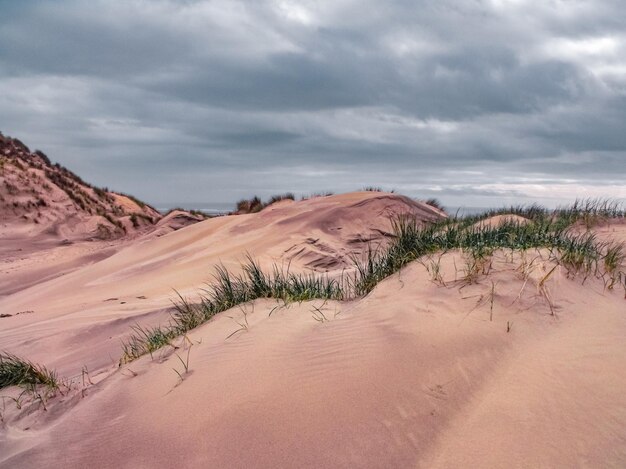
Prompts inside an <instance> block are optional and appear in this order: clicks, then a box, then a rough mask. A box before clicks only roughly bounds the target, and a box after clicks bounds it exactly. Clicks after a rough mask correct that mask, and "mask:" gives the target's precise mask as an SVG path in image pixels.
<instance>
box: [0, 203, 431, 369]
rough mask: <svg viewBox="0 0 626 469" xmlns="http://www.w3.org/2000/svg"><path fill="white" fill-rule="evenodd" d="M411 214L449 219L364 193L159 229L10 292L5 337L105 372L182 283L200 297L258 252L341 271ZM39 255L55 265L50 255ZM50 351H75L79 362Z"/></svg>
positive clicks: (43, 355) (10, 344) (22, 348)
mask: <svg viewBox="0 0 626 469" xmlns="http://www.w3.org/2000/svg"><path fill="white" fill-rule="evenodd" d="M403 213H411V214H413V215H415V216H417V217H418V218H419V219H421V220H424V221H428V220H434V219H437V218H440V217H441V214H440V213H439V212H437V211H436V210H434V209H432V208H430V207H429V206H427V205H425V204H422V203H419V202H415V201H413V200H411V199H408V198H406V197H402V196H397V195H393V194H384V193H377V192H357V193H351V194H343V195H338V196H332V197H319V198H313V199H309V200H304V201H300V202H297V203H296V202H292V203H280V204H276V205H275V206H270V207H268V208H266V209H265V210H263V211H262V212H259V213H255V214H250V215H236V216H225V217H217V218H213V219H209V220H206V221H204V222H201V223H197V224H194V225H192V226H187V227H186V228H184V229H180V230H178V231H174V232H169V233H167V234H163V233H160V232H158V230H157V232H153V233H149V234H148V235H146V236H145V237H144V238H141V239H137V240H135V241H134V242H133V243H132V244H130V245H126V247H124V248H123V249H121V250H120V251H119V252H117V253H116V254H115V255H112V256H110V257H107V258H106V259H104V260H101V261H99V262H91V263H89V264H88V265H86V266H85V267H83V268H80V269H75V270H73V271H72V272H70V273H68V274H66V275H63V276H61V277H58V278H54V279H52V280H50V281H47V282H43V283H38V284H37V285H34V286H32V287H30V288H26V289H23V290H21V291H16V292H13V293H12V294H9V295H7V296H5V297H3V298H0V311H2V312H3V313H5V314H12V315H13V316H11V317H7V318H3V319H2V323H1V325H2V328H1V329H0V342H1V343H2V344H3V348H6V349H9V350H11V351H13V352H14V353H27V354H28V356H29V357H31V359H32V360H37V361H39V360H43V361H46V362H49V363H50V365H51V366H55V367H59V369H60V371H63V372H65V373H75V372H76V370H78V371H80V369H81V367H82V365H83V364H84V365H87V366H88V367H89V368H90V369H98V368H100V367H103V366H107V365H110V363H111V358H110V356H113V357H116V358H117V355H118V353H119V349H120V340H121V338H122V337H124V336H125V335H126V334H127V333H128V330H129V327H130V326H131V325H132V324H134V323H135V322H138V323H140V324H144V323H147V324H150V323H154V322H160V321H161V320H162V318H163V317H167V314H168V313H167V311H165V310H167V309H169V308H170V307H171V301H172V299H173V298H174V297H175V292H174V290H177V291H179V292H180V293H181V294H183V295H186V296H187V295H191V296H193V295H194V294H195V293H196V292H197V291H198V289H199V288H202V287H203V286H205V283H206V282H207V281H210V280H211V276H212V274H213V273H214V267H215V266H216V265H218V264H223V265H224V266H226V267H227V268H228V269H231V270H233V271H234V270H236V269H238V268H239V267H240V264H241V262H243V261H245V257H246V255H247V254H250V255H252V256H253V257H254V258H255V259H257V260H258V261H259V262H261V264H262V265H264V266H265V267H266V268H268V269H269V268H271V267H272V266H273V265H274V264H276V265H279V266H281V267H282V268H284V269H290V270H291V271H294V272H296V271H303V270H306V271H320V272H326V271H330V272H331V274H332V273H333V272H334V273H340V272H341V271H342V270H343V269H345V268H347V267H350V266H351V265H352V263H353V261H352V257H353V256H355V255H356V256H358V255H359V254H360V253H361V251H362V250H363V249H364V247H365V246H367V245H369V244H371V245H373V246H376V245H378V244H381V243H384V242H385V240H386V236H387V234H388V232H389V230H390V228H391V227H390V220H389V217H390V216H393V215H394V214H395V215H398V214H403ZM172 216H176V214H173V215H172ZM160 234H163V235H162V236H159V235H160ZM109 249H112V248H109ZM100 254H101V255H102V253H101V252H100ZM59 256H60V257H61V258H62V257H63V255H62V253H59ZM38 261H39V262H42V263H43V265H46V259H45V258H43V259H42V258H38ZM24 262H26V261H24ZM31 262H37V260H35V261H31ZM29 271H30V270H29V269H24V270H23V276H25V275H27V274H28V272H29ZM5 276H6V277H12V275H6V274H5ZM50 350H68V352H69V355H71V356H72V359H71V360H70V361H68V360H67V359H66V358H65V357H60V356H50V353H49V351H50ZM109 355H110V356H109Z"/></svg>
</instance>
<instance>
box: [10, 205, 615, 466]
mask: <svg viewBox="0 0 626 469" xmlns="http://www.w3.org/2000/svg"><path fill="white" fill-rule="evenodd" d="M403 211H410V212H412V213H414V214H416V215H417V216H419V217H420V218H421V219H422V220H424V221H427V220H430V219H434V218H436V217H437V216H439V215H438V214H437V213H435V212H433V211H432V210H430V209H429V208H428V207H426V206H424V205H422V204H419V203H415V202H411V201H410V200H408V199H405V198H401V197H397V196H393V195H389V194H380V193H353V194H344V195H341V196H335V197H327V198H319V199H311V200H308V201H303V202H298V203H289V202H285V203H279V204H276V206H275V207H270V208H268V209H266V210H264V211H262V212H260V213H257V214H252V215H241V216H232V217H220V218H216V219H212V220H208V221H205V222H202V223H198V224H195V225H192V226H188V227H185V228H183V229H181V230H179V231H175V232H172V233H169V234H165V235H163V236H160V237H156V236H147V237H146V238H144V239H143V240H141V241H138V242H136V243H133V244H132V245H129V246H127V247H124V248H123V249H121V250H120V251H119V252H117V253H116V254H114V255H112V256H110V257H108V258H107V259H104V260H101V261H99V262H96V263H93V264H91V265H88V266H85V267H84V268H81V269H79V270H76V271H74V272H72V273H69V274H67V275H64V276H62V277H58V278H56V279H53V280H50V281H47V282H43V283H40V284H38V285H35V286H32V287H30V288H27V289H25V290H23V291H19V292H16V293H13V294H11V295H8V296H6V297H4V298H3V299H2V300H1V301H0V308H2V310H3V311H19V310H22V309H30V310H33V311H35V312H34V313H31V314H23V315H18V316H14V317H9V318H4V319H0V321H2V322H1V323H0V325H1V326H2V329H0V341H1V343H2V344H3V347H6V348H7V349H9V350H11V351H12V352H15V353H18V354H23V355H25V356H28V358H30V359H32V360H34V361H39V362H42V363H46V364H49V365H50V366H54V367H55V368H57V369H58V370H59V371H61V372H62V373H64V374H65V375H68V376H75V375H77V374H78V373H80V369H81V368H82V366H83V365H87V366H88V367H89V370H90V371H91V372H90V374H91V376H92V379H93V382H94V384H93V385H89V386H86V389H85V395H82V394H81V393H80V392H78V391H73V392H71V393H69V394H68V395H67V396H59V397H56V398H55V400H54V402H53V403H51V404H50V406H49V410H48V411H45V412H44V411H42V410H41V409H39V410H34V411H33V409H24V410H22V411H18V410H16V409H15V408H14V406H13V407H12V406H9V405H7V406H6V408H5V409H4V419H5V422H6V423H5V424H4V427H3V429H2V430H1V431H0V449H1V451H0V467H7V468H9V467H11V468H14V467H41V466H44V467H45V466H55V465H58V466H63V467H69V468H74V467H75V468H79V467H86V466H89V467H105V468H106V467H111V468H113V467H128V468H131V467H132V468H138V467H178V466H184V467H428V468H430V467H441V468H448V467H467V466H475V467H519V468H522V467H624V465H626V439H625V435H626V397H625V396H626V392H624V391H626V375H625V374H624V373H623V371H622V369H623V363H624V362H625V361H626V346H624V340H623V338H624V336H625V335H626V315H625V314H624V313H625V312H626V310H625V308H624V304H625V303H624V292H623V291H622V290H618V289H616V290H615V291H608V290H606V289H605V285H604V284H603V283H602V282H601V281H600V280H599V279H596V278H589V279H587V280H586V281H585V284H584V287H583V286H582V278H580V277H572V276H571V275H568V273H567V271H566V270H565V268H564V267H561V266H556V267H555V264H553V261H551V260H549V256H548V254H547V253H545V252H542V251H529V252H528V253H526V255H525V256H526V257H525V258H522V257H521V255H519V254H516V255H514V256H513V257H511V254H510V253H509V252H500V251H497V252H496V253H495V254H494V257H493V261H492V268H491V269H490V271H489V274H488V275H481V276H479V277H478V278H477V279H476V282H472V283H468V282H467V281H465V280H463V278H462V277H463V273H462V268H463V267H462V266H463V265H464V262H465V261H464V257H463V254H462V253H459V252H457V251H452V252H449V253H447V254H444V255H442V256H439V255H437V256H433V257H432V258H424V259H421V261H419V262H413V263H411V264H410V265H409V266H408V267H407V268H405V269H403V270H402V271H401V272H400V273H398V274H395V275H393V276H392V277H390V278H388V279H386V280H384V281H383V282H382V283H380V284H378V285H377V287H376V288H375V289H374V290H373V291H372V292H371V293H370V294H369V295H367V296H366V297H364V298H361V299H358V300H353V301H350V302H335V301H326V302H323V301H313V302H304V303H301V304H298V303H292V304H289V305H283V304H282V303H278V302H275V301H273V300H258V301H255V302H253V303H249V304H246V305H242V306H240V307H237V308H233V309H232V310H229V311H226V312H224V313H221V314H219V315H217V316H216V317H215V318H214V319H213V320H211V321H210V322H208V323H206V324H204V325H202V326H200V327H198V328H196V329H194V330H192V331H191V332H190V333H189V334H188V336H187V337H181V338H179V339H177V340H176V342H175V344H174V345H175V346H176V347H177V348H176V349H174V348H173V347H165V348H163V349H161V350H160V351H159V352H157V353H156V354H155V355H154V356H152V357H151V356H149V355H146V356H144V357H142V358H140V359H138V360H136V361H134V362H132V363H129V364H126V365H124V366H122V367H121V368H119V369H118V368H117V364H116V359H117V358H119V355H120V347H119V339H120V338H121V337H123V335H124V333H126V332H128V329H129V327H130V326H131V325H132V324H133V323H134V322H135V321H136V322H139V323H143V324H154V323H157V322H159V321H165V320H166V318H167V314H168V311H167V306H168V302H169V300H170V299H171V297H172V288H177V289H179V290H180V291H181V292H183V293H184V294H188V295H192V294H193V292H195V291H196V289H197V288H198V287H199V286H201V285H202V283H203V282H204V281H206V280H207V279H208V278H209V275H210V273H211V266H212V265H215V264H216V263H218V262H221V263H223V264H224V265H225V266H226V267H227V268H229V269H237V268H238V266H239V263H240V262H241V260H242V259H243V257H244V256H245V253H246V252H249V253H250V254H251V255H253V256H254V257H255V258H257V259H259V261H260V263H261V264H262V265H263V266H264V267H269V266H270V265H271V264H272V263H275V262H278V263H280V262H284V263H291V266H290V268H292V269H295V270H297V271H307V270H309V271H310V270H316V271H326V270H328V272H329V275H334V274H336V273H337V272H340V271H341V270H342V269H344V268H345V267H346V265H348V262H349V258H350V255H358V254H359V252H360V251H361V250H363V249H364V248H365V246H366V245H367V241H368V240H370V242H373V243H378V242H384V240H385V237H386V233H387V232H388V230H389V220H388V219H387V218H385V217H384V216H381V215H384V214H386V213H402V212H403ZM491 222H492V223H494V224H497V223H498V222H499V221H498V220H492V221H491ZM598 232H599V236H600V237H606V238H607V239H608V238H609V237H610V238H611V239H615V240H618V241H619V240H621V241H624V240H626V225H624V224H623V223H622V224H620V223H617V224H613V225H611V226H610V227H606V228H600V229H599V230H598ZM530 258H532V259H533V262H532V264H531V263H529V262H528V261H529V259H530ZM435 263H436V264H437V265H439V266H440V269H441V270H440V271H441V278H434V277H433V275H432V272H433V270H432V268H433V265H434V264H435ZM548 273H550V275H547V274H548ZM144 297H145V298H144ZM242 324H243V325H245V327H242ZM5 344H6V345H5ZM185 366H188V371H187V372H186V371H185ZM181 378H182V379H181Z"/></svg>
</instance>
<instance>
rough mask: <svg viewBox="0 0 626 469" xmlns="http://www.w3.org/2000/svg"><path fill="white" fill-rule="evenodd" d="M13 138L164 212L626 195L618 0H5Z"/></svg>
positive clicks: (625, 32) (624, 27)
mask: <svg viewBox="0 0 626 469" xmlns="http://www.w3.org/2000/svg"><path fill="white" fill-rule="evenodd" d="M0 131H1V132H2V133H3V134H5V135H9V136H12V137H16V138H19V139H21V140H22V141H23V142H24V143H26V144H27V145H28V146H29V147H30V148H31V149H40V150H42V151H44V152H45V153H46V154H47V155H48V156H49V157H50V158H51V159H52V160H53V161H57V162H60V163H61V164H63V165H65V166H67V167H68V168H70V169H72V170H73V171H75V172H76V173H77V174H79V175H80V176H81V177H83V179H85V180H87V181H90V182H92V183H94V184H96V185H100V186H107V187H109V188H111V189H114V190H118V191H123V192H128V193H132V194H134V195H136V196H138V197H140V198H143V199H145V200H146V201H148V202H150V203H152V204H154V205H157V206H168V205H180V204H190V203H203V204H207V206H210V205H211V204H212V203H215V204H217V203H225V202H234V201H236V200H237V199H239V198H242V197H246V196H252V195H254V194H257V195H259V196H261V197H269V196H270V195H272V194H276V193H282V192H287V191H290V192H294V193H296V194H308V193H315V192H324V191H333V192H348V191H352V190H356V189H359V188H363V187H365V186H379V187H382V188H384V189H386V190H392V189H393V190H395V191H397V192H400V193H403V194H406V195H409V196H412V197H416V198H422V199H425V198H431V197H435V198H438V199H439V200H440V201H442V202H443V203H444V204H445V205H448V206H456V207H458V206H475V207H488V206H500V205H504V204H510V203H530V202H534V201H538V202H541V203H544V204H546V205H549V206H555V205H558V204H561V203H565V202H567V201H571V200H573V199H575V198H577V197H600V196H602V197H615V198H623V199H626V182H625V181H626V13H625V12H624V3H623V0H595V1H590V0H542V1H540V2H539V1H533V0H466V1H462V0H456V1H450V0H433V1H420V0H414V1H409V0H385V1H381V0H358V1H356V0H301V1H287V0H254V1H252V0H251V1H238V0H208V1H193V0H178V1H175V0H152V1H148V0H106V1H105V0H55V1H35V0H14V1H12V0H0Z"/></svg>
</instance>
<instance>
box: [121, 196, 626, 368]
mask: <svg viewBox="0 0 626 469" xmlns="http://www.w3.org/2000/svg"><path fill="white" fill-rule="evenodd" d="M504 214H516V215H520V216H523V217H524V218H527V219H528V220H530V223H521V222H519V221H516V220H506V219H505V220H504V221H503V222H502V223H500V224H499V225H496V226H493V225H491V224H488V223H484V224H483V223H479V222H480V221H483V220H486V219H487V218H490V217H492V216H495V215H504ZM624 216H625V212H624V210H623V208H622V206H621V204H619V203H617V202H613V201H603V200H586V201H576V202H575V203H574V204H573V205H572V206H570V207H564V208H559V209H557V210H556V211H548V210H546V209H544V208H543V207H540V206H538V205H531V206H528V207H524V206H519V207H511V208H508V209H501V210H492V211H488V212H486V213H484V214H482V215H479V216H472V217H465V218H454V217H452V218H447V219H443V220H441V221H439V222H435V223H433V224H431V225H429V226H427V227H424V228H422V227H421V226H420V224H418V222H417V220H416V219H415V218H412V217H410V216H401V217H398V218H396V219H394V220H392V227H393V237H392V240H391V241H390V242H389V244H387V245H385V246H379V247H378V248H374V247H372V246H370V248H369V249H368V251H367V252H366V253H365V256H364V257H363V258H362V259H355V262H354V264H355V268H354V270H353V272H352V273H349V274H345V275H342V276H341V278H340V279H338V280H337V279H331V278H329V277H328V276H325V275H324V276H316V275H315V274H313V273H311V274H293V273H289V272H288V271H287V272H284V271H283V270H280V269H279V268H278V267H276V266H275V267H274V269H273V272H272V273H270V274H268V273H265V272H263V271H262V270H261V269H260V267H259V265H258V263H256V262H255V261H254V260H253V259H252V258H251V257H250V256H248V259H247V263H246V264H244V265H243V266H242V274H239V275H234V274H231V273H230V272H228V271H227V270H226V269H225V268H224V267H222V266H219V267H218V268H217V269H216V274H215V276H214V277H215V278H214V280H215V282H214V283H213V285H212V286H210V287H209V289H207V290H205V291H204V292H203V294H202V295H201V298H200V300H199V301H198V302H195V303H192V302H189V301H188V300H186V299H185V298H183V297H182V296H180V295H179V298H178V300H177V301H176V302H175V310H176V311H175V313H174V314H173V316H172V319H171V322H170V324H168V325H167V326H164V327H156V328H151V329H146V328H140V327H138V326H137V327H135V328H134V333H133V334H132V335H131V337H130V338H129V339H128V340H127V341H126V342H125V343H124V344H123V348H124V355H123V357H122V359H121V360H120V364H122V363H126V362H129V361H132V360H134V359H136V358H138V357H140V356H142V355H144V354H147V353H150V354H152V353H153V352H154V351H156V350H157V349H159V348H161V347H162V346H164V345H168V344H171V341H172V340H173V339H174V338H176V337H178V336H180V335H183V334H185V333H186V332H188V331H189V330H191V329H194V328H195V327H197V326H199V325H201V324H203V323H205V322H207V321H208V320H209V319H211V318H212V317H213V316H215V315H216V314H218V313H220V312H222V311H226V310H228V309H230V308H232V307H234V306H237V305H240V304H244V303H247V302H249V301H253V300H256V299H259V298H276V299H279V300H281V301H283V302H285V303H289V302H293V301H296V302H299V301H307V300H312V299H326V300H346V299H352V298H358V297H361V296H364V295H366V294H368V293H369V292H371V291H372V290H373V289H374V287H375V286H376V285H377V284H378V283H379V282H381V281H382V280H384V279H385V278H387V277H389V276H390V275H393V274H394V273H396V272H398V271H399V270H400V269H402V268H403V267H404V266H406V265H407V264H409V263H410V262H413V261H415V260H418V259H419V258H421V257H422V256H425V255H428V254H432V253H436V252H445V251H450V250H455V249H460V250H462V251H464V252H466V253H468V255H469V258H470V259H469V261H470V262H469V267H468V270H469V271H468V276H469V275H472V274H476V273H478V272H480V270H481V268H482V267H481V266H484V265H485V259H487V258H488V257H489V256H491V254H492V253H493V251H495V250H497V249H510V250H512V251H517V252H524V251H526V250H528V249H533V248H540V249H548V250H549V252H550V253H551V255H552V256H553V258H554V260H556V261H557V262H560V263H561V264H562V265H564V266H565V267H566V268H567V269H568V271H569V272H571V273H572V274H577V273H580V272H582V273H584V274H585V276H588V275H591V274H595V275H602V276H608V280H607V281H606V285H607V287H608V288H609V289H612V288H613V287H614V285H616V284H618V283H619V284H623V285H624V288H625V289H626V273H625V272H624V271H623V270H622V268H623V264H624V260H625V258H626V255H625V254H624V246H623V245H621V244H615V243H608V242H599V241H598V240H597V239H596V236H595V235H594V234H593V233H592V232H590V231H586V232H582V233H579V232H576V231H575V230H573V229H571V228H572V226H573V225H575V224H576V223H578V222H580V221H582V222H583V223H584V224H585V226H589V224H590V223H592V222H593V223H597V222H599V221H601V220H608V219H614V218H624Z"/></svg>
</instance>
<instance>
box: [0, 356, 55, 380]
mask: <svg viewBox="0 0 626 469" xmlns="http://www.w3.org/2000/svg"><path fill="white" fill-rule="evenodd" d="M39 385H42V386H46V387H47V388H49V389H58V388H59V381H58V378H57V375H56V373H55V372H54V371H50V370H48V369H47V368H45V367H44V366H41V365H36V364H34V363H31V362H30V361H28V360H25V359H23V358H20V357H17V356H15V355H13V354H10V353H0V389H2V388H7V387H9V386H21V387H31V388H32V387H34V386H39Z"/></svg>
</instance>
